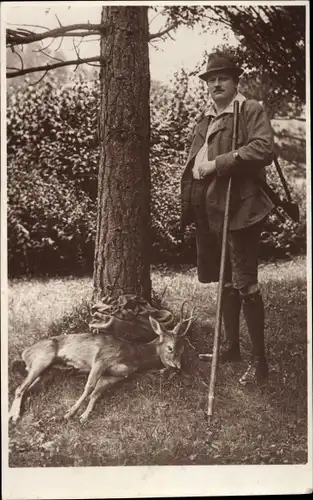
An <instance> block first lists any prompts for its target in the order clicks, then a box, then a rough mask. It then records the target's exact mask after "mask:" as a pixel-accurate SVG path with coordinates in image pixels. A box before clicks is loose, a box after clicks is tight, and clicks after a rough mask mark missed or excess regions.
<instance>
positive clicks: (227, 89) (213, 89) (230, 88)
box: [207, 71, 237, 105]
mask: <svg viewBox="0 0 313 500" xmlns="http://www.w3.org/2000/svg"><path fill="white" fill-rule="evenodd" d="M207 84H208V89H209V93H210V96H211V97H212V99H213V101H214V102H216V103H217V104H226V105H227V104H228V103H229V102H230V101H231V100H232V98H233V97H234V95H235V94H236V93H237V83H236V82H235V80H234V77H233V76H232V75H230V74H229V73H225V72H222V71H220V72H216V73H214V74H213V75H211V76H210V77H209V78H208V80H207Z"/></svg>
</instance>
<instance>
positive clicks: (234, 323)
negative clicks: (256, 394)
mask: <svg viewBox="0 0 313 500" xmlns="http://www.w3.org/2000/svg"><path fill="white" fill-rule="evenodd" d="M240 309H241V298H240V295H239V292H238V290H236V289H235V288H232V287H225V289H224V296H223V322H224V328H225V333H226V339H227V343H228V347H227V349H226V350H224V351H223V352H222V353H221V356H220V360H221V362H222V363H226V362H234V361H241V356H240V345H239V316H240Z"/></svg>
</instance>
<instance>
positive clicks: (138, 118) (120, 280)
mask: <svg viewBox="0 0 313 500" xmlns="http://www.w3.org/2000/svg"><path fill="white" fill-rule="evenodd" d="M101 23H103V24H104V25H105V36H101V41H100V44H101V57H102V58H103V60H104V63H102V66H101V71H100V88H101V108H100V123H99V125H100V165H99V179H98V212H97V234H96V247H95V261H94V293H93V299H94V300H98V299H99V298H100V297H102V296H103V295H107V294H108V295H110V296H113V297H116V296H118V295H120V294H122V293H132V294H136V295H139V296H142V297H144V298H146V299H150V295H151V280H150V254H151V251H150V170H149V140H150V108H149V91H150V71H149V53H148V15H147V7H113V6H110V7H103V9H102V15H101Z"/></svg>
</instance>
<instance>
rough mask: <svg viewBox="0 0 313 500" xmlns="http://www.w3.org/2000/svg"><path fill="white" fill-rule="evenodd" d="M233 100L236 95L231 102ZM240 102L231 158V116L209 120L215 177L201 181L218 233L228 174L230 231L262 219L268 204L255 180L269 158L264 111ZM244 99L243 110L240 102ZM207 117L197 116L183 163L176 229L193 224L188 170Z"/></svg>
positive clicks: (270, 134) (201, 141)
mask: <svg viewBox="0 0 313 500" xmlns="http://www.w3.org/2000/svg"><path fill="white" fill-rule="evenodd" d="M236 98H237V97H235V99H236ZM238 100H239V102H240V104H241V106H240V114H239V127H238V142H237V149H236V150H237V152H238V156H237V157H235V156H234V154H233V152H232V151H231V146H232V132H233V113H232V112H229V107H228V112H226V113H223V114H222V115H220V116H219V117H218V119H216V120H214V122H215V123H212V126H211V127H210V131H209V136H208V138H207V160H215V161H216V173H214V174H213V175H210V176H207V177H205V178H204V179H203V180H202V181H197V182H203V183H206V184H207V191H206V199H205V210H206V214H207V217H208V221H209V224H210V228H211V229H212V230H214V231H218V232H219V231H221V228H222V224H223V215H224V210H225V199H226V191H227V185H228V179H229V176H230V175H231V176H232V179H233V182H232V196H231V205H230V219H229V220H230V225H229V228H230V231H234V230H238V229H243V228H245V227H249V226H251V225H253V224H255V223H256V222H258V221H260V220H262V219H263V218H264V217H265V216H266V215H267V214H268V213H269V212H270V211H271V210H272V209H273V206H274V205H273V203H272V202H271V201H270V199H269V198H268V197H267V195H266V194H265V193H264V192H263V190H262V189H261V188H260V186H259V183H258V181H257V176H262V177H263V178H264V176H265V171H264V167H265V166H267V165H270V164H271V162H272V160H273V151H274V142H273V131H272V127H271V124H270V121H269V119H268V117H267V114H266V113H265V111H264V109H263V107H262V106H261V105H260V104H259V103H258V102H257V101H255V100H252V99H245V98H244V97H243V96H242V95H241V94H238ZM243 101H245V103H244V106H242V102H243ZM212 119H213V118H212V117H211V116H207V115H202V117H201V118H200V120H199V121H198V123H197V124H196V126H195V129H194V132H193V137H192V143H191V148H190V151H189V155H188V159H187V163H186V166H185V169H184V171H183V175H182V178H181V229H182V230H184V228H186V226H187V225H188V224H190V223H191V222H193V221H194V216H193V211H192V206H191V190H192V185H193V182H194V181H193V174H192V167H193V164H194V161H195V157H196V155H197V153H198V151H199V150H200V149H201V147H202V146H203V144H204V141H205V139H206V135H207V130H208V124H209V123H211V122H210V120H212Z"/></svg>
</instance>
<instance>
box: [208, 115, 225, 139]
mask: <svg viewBox="0 0 313 500" xmlns="http://www.w3.org/2000/svg"><path fill="white" fill-rule="evenodd" d="M227 118H228V115H226V116H224V117H222V118H220V119H219V120H217V121H215V122H214V123H213V124H212V127H210V130H209V135H208V140H209V139H210V138H211V137H212V135H214V134H216V132H218V131H219V130H222V129H224V128H225V125H226V120H227Z"/></svg>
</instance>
